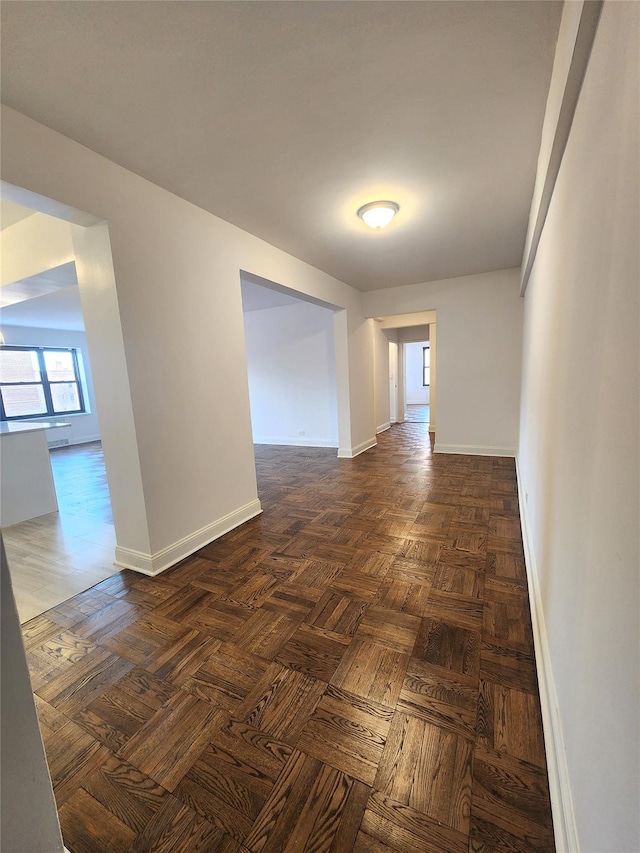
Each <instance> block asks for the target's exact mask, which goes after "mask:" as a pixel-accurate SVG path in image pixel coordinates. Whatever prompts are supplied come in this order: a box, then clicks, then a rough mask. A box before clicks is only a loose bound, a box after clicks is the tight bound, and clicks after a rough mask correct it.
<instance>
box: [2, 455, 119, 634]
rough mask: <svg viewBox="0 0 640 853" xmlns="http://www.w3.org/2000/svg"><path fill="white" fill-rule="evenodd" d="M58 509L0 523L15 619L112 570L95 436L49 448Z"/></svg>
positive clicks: (110, 539)
mask: <svg viewBox="0 0 640 853" xmlns="http://www.w3.org/2000/svg"><path fill="white" fill-rule="evenodd" d="M51 466H52V468H53V475H54V480H55V484H56V494H57V496H58V507H59V511H58V512H52V513H49V514H48V515H42V516H40V517H39V518H34V519H31V520H30V521H23V522H21V523H20V524H14V525H12V526H11V527H4V528H3V529H2V536H3V539H4V542H5V547H6V550H7V557H8V560H9V569H10V572H11V580H12V583H13V591H14V595H15V598H16V604H17V607H18V613H19V615H20V621H21V622H26V621H27V620H28V619H32V618H33V617H34V616H37V615H38V614H39V613H43V612H44V611H45V610H48V609H49V608H51V607H54V606H55V605H56V604H60V602H62V601H65V600H66V599H67V598H70V597H71V596H73V595H76V594H77V593H79V592H82V591H84V590H85V589H89V588H90V587H92V586H94V584H96V583H98V582H99V581H101V580H104V579H105V578H107V577H110V576H111V575H113V574H114V573H116V572H117V571H119V570H118V568H117V567H116V566H114V565H113V557H114V548H115V544H116V540H115V532H114V528H113V520H112V516H111V504H110V501H109V490H108V487H107V480H106V475H105V469H104V460H103V457H102V446H101V444H100V442H92V443H91V444H81V445H75V446H72V447H65V448H60V449H57V450H53V451H51Z"/></svg>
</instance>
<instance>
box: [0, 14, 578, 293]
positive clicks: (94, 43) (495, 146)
mask: <svg viewBox="0 0 640 853" xmlns="http://www.w3.org/2000/svg"><path fill="white" fill-rule="evenodd" d="M560 11H561V4H560V3H558V2H543V1H539V0H533V2H528V0H516V2H507V1H506V0H505V2H502V0H500V2H484V0H472V2H420V1H419V2H402V1H401V0H398V2H298V1H297V0H294V2H172V0H168V2H144V3H143V2H109V0H107V2H102V0H96V2H91V3H89V2H66V0H60V2H55V3H53V2H12V3H3V4H2V24H3V31H2V100H3V101H4V102H5V103H7V104H9V105H10V106H12V107H14V108H15V109H17V110H19V111H21V112H23V113H25V114H26V115H28V116H31V117H32V118H34V119H36V120H37V121H40V122H42V123H43V124H45V125H48V126H49V127H52V128H53V129H55V130H57V131H59V132H61V133H64V134H66V135H67V136H70V137H71V138H73V139H76V140H77V141H79V142H81V143H83V144H84V145H87V146H88V147H90V148H92V149H94V150H95V151H98V152H100V153H101V154H103V155H105V156H106V157H108V158H110V159H111V160H114V161H115V162H117V163H120V164H121V165H123V166H125V167H127V168H128V169H131V170H132V171H134V172H136V173H138V174H140V175H142V176H144V177H145V178H148V179H149V180H151V181H153V182H154V183H156V184H159V185H160V186H163V187H165V188H166V189H168V190H170V191H172V192H174V193H176V194H177V195H179V196H182V197H183V198H186V199H188V200H190V201H192V202H194V203H195V204H198V205H200V206H201V207H203V208H205V209H207V210H209V211H211V212H212V213H215V214H217V215H218V216H220V217H222V218H223V219H226V220H228V221H230V222H233V223H235V224H236V225H239V226H240V227H241V228H244V229H246V230H247V231H250V232H251V233H253V234H256V235H258V236H260V237H262V238H264V239H265V240H267V241H269V242H270V243H272V244H274V245H276V246H279V247H280V248H282V249H285V250H286V251H288V252H290V253H292V254H293V255H296V256H298V257H300V258H302V259H304V260H306V261H308V262H310V263H311V264H314V265H315V266H317V267H320V268H321V269H323V270H325V271H326V272H328V273H331V274H332V275H335V276H336V277H338V278H340V279H342V280H344V281H346V282H348V283H349V284H352V285H355V286H356V287H359V288H361V289H362V290H371V289H376V288H380V287H387V286H394V285H403V284H409V283H413V282H419V281H428V280H435V279H441V278H448V277H452V276H458V275H465V274H470V273H475V272H483V271H488V270H492V269H502V268H506V267H513V266H518V265H519V264H520V262H521V258H522V251H523V245H524V238H525V230H526V223H527V216H528V212H529V205H530V201H531V195H532V192H533V182H534V174H535V167H536V159H537V154H538V147H539V142H540V132H541V127H542V119H543V113H544V106H545V101H546V94H547V89H548V85H549V79H550V75H551V66H552V61H553V51H554V45H555V39H556V35H557V29H558V24H559V17H560ZM381 197H382V198H391V199H392V200H395V201H397V202H398V203H399V204H400V208H401V209H400V213H399V214H398V216H397V217H396V220H395V221H394V223H393V224H392V225H391V226H390V227H389V229H388V230H387V231H384V232H372V231H369V230H368V229H367V227H366V226H365V225H364V224H363V223H362V222H361V221H360V220H358V219H357V218H356V215H355V211H356V209H357V208H358V207H359V206H360V205H362V204H364V203H365V202H368V201H371V200H374V199H376V198H381Z"/></svg>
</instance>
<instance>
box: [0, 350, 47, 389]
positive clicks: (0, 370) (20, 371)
mask: <svg viewBox="0 0 640 853" xmlns="http://www.w3.org/2000/svg"><path fill="white" fill-rule="evenodd" d="M0 382H40V367H39V366H38V354H37V353H36V352H35V351H34V350H22V351H20V350H13V349H3V350H0Z"/></svg>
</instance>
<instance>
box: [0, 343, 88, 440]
mask: <svg viewBox="0 0 640 853" xmlns="http://www.w3.org/2000/svg"><path fill="white" fill-rule="evenodd" d="M4 350H14V351H18V352H34V353H35V354H36V356H37V358H38V368H39V370H40V381H39V382H35V381H32V382H1V381H0V391H1V389H2V388H4V387H5V386H6V387H11V386H15V385H40V386H42V392H43V394H44V400H45V403H46V406H47V411H46V412H40V413H38V414H35V415H7V413H6V411H5V408H4V399H3V396H2V393H0V421H1V422H3V423H6V422H11V421H28V420H32V421H33V420H42V419H47V418H65V417H67V415H84V414H86V413H87V409H86V405H85V401H84V389H83V387H82V380H81V378H80V365H79V362H78V348H77V347H28V346H19V345H16V344H3V345H2V346H0V351H4ZM46 352H53V353H56V352H67V353H71V360H72V364H73V374H74V377H75V378H74V379H64V380H59V381H55V380H50V379H49V377H48V375H47V366H46V363H45V360H44V354H45V353H46ZM74 381H75V383H76V386H77V388H78V400H79V402H80V408H79V409H72V410H71V411H66V412H56V411H55V410H54V407H53V397H52V395H51V386H52V385H68V384H69V383H70V382H74Z"/></svg>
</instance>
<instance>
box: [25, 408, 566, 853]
mask: <svg viewBox="0 0 640 853" xmlns="http://www.w3.org/2000/svg"><path fill="white" fill-rule="evenodd" d="M378 440H379V444H378V446H377V447H375V448H372V449H371V450H369V451H367V452H366V453H364V454H362V455H361V456H359V457H357V458H356V459H354V460H343V459H337V458H336V457H335V451H334V450H330V449H326V450H325V449H315V448H314V449H311V448H292V447H274V446H260V447H257V448H256V455H257V469H258V483H259V493H260V499H261V501H262V506H263V510H264V512H263V514H262V515H261V516H259V517H257V518H255V519H253V520H252V521H250V522H248V523H246V524H244V525H242V526H241V527H239V528H237V529H236V530H234V531H232V532H231V533H229V534H227V535H226V536H224V537H223V538H221V539H219V540H217V541H215V542H213V543H211V544H210V545H208V546H206V547H205V548H203V549H202V550H201V551H199V552H198V553H197V554H195V555H193V556H192V557H191V558H189V559H187V560H185V561H184V562H183V563H182V564H180V565H179V566H177V567H175V568H173V569H171V570H169V571H167V572H165V573H163V574H162V575H160V576H159V577H157V578H154V579H152V578H146V577H141V576H140V575H138V574H134V573H132V572H128V571H125V572H122V573H120V574H118V575H115V576H113V577H111V578H108V579H107V580H104V581H102V582H101V583H100V584H98V585H97V586H96V587H94V588H93V589H91V590H88V591H86V592H84V593H81V594H80V595H77V596H76V597H75V598H73V599H71V600H70V601H67V602H65V603H64V604H61V605H59V606H57V607H55V608H53V609H52V610H50V611H48V612H47V613H45V614H43V615H41V616H38V617H36V618H35V619H33V620H31V621H30V622H28V623H27V624H26V625H24V626H23V630H24V636H25V642H26V645H27V648H28V651H29V665H30V670H31V675H32V683H33V688H34V690H35V693H36V701H37V706H38V712H39V716H40V721H41V727H42V733H43V737H44V740H45V747H46V751H47V757H48V760H49V764H50V769H51V775H52V779H53V782H54V788H55V792H56V798H57V802H58V807H59V813H60V820H61V825H62V831H63V837H64V839H65V844H66V846H67V847H68V848H69V850H70V851H71V853H100V851H104V853H107V851H108V853H116V851H130V850H135V851H167V853H169V851H172V852H173V851H189V853H194V851H225V853H249V852H250V853H271V852H272V851H281V850H282V851H284V850H286V851H292V850H296V851H298V850H299V851H311V850H313V851H327V853H329V851H331V853H349V851H356V853H389V851H392V852H393V853H407V851H414V852H415V853H463V851H464V853H466V851H468V850H475V851H478V850H487V849H491V850H498V849H499V850H521V851H534V850H535V851H552V850H553V849H554V844H553V833H552V830H551V813H550V805H549V796H548V786H547V776H546V764H545V753H544V744H543V737H542V724H541V718H540V710H539V699H538V689H537V679H536V668H535V661H534V653H533V640H532V632H531V622H530V615H529V606H528V595H527V584H526V577H525V569H524V560H523V553H522V543H521V538H520V527H519V519H518V501H517V494H516V480H515V470H514V464H513V460H511V459H505V458H490V457H472V456H448V455H434V454H432V452H431V448H430V444H429V440H428V435H427V427H426V425H424V424H419V423H405V424H402V425H396V426H394V427H392V428H391V429H390V430H388V431H387V432H385V433H383V434H381V435H380V436H379V437H378Z"/></svg>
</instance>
